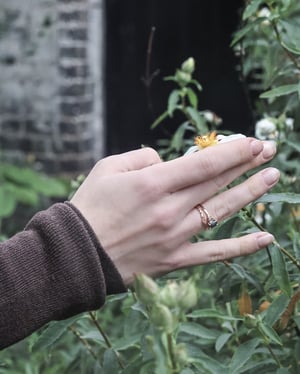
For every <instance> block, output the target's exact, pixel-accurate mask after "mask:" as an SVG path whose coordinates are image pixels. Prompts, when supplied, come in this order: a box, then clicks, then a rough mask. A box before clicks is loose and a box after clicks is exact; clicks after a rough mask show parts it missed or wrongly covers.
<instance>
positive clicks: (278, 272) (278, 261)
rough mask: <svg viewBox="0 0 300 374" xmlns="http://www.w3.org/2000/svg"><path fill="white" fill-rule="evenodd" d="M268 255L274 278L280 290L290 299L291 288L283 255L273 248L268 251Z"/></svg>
mask: <svg viewBox="0 0 300 374" xmlns="http://www.w3.org/2000/svg"><path fill="white" fill-rule="evenodd" d="M270 255H271V260H272V271H273V275H274V278H275V280H276V281H277V284H278V286H279V288H280V290H281V291H282V292H284V293H285V294H286V295H288V296H289V297H291V295H292V288H291V284H290V279H289V274H288V272H287V267H286V263H285V260H284V257H283V254H282V253H281V251H280V249H279V248H277V247H276V246H273V247H272V248H271V250H270Z"/></svg>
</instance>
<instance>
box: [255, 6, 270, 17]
mask: <svg viewBox="0 0 300 374" xmlns="http://www.w3.org/2000/svg"><path fill="white" fill-rule="evenodd" d="M270 15H271V12H270V9H269V8H267V7H263V8H261V9H260V11H259V12H258V13H257V16H258V17H261V18H262V17H264V18H269V17H270Z"/></svg>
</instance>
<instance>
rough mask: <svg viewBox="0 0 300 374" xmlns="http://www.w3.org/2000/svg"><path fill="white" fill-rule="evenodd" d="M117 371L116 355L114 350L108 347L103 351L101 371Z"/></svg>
mask: <svg viewBox="0 0 300 374" xmlns="http://www.w3.org/2000/svg"><path fill="white" fill-rule="evenodd" d="M118 372H119V364H118V361H117V357H116V352H115V351H114V350H113V349H111V348H109V349H107V350H106V351H105V352H104V355H103V364H102V370H101V373H103V374H111V373H118Z"/></svg>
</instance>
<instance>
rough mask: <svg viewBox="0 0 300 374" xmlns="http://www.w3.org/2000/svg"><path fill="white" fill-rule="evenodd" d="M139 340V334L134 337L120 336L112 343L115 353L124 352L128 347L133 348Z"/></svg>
mask: <svg viewBox="0 0 300 374" xmlns="http://www.w3.org/2000/svg"><path fill="white" fill-rule="evenodd" d="M140 339H141V333H140V332H139V333H138V334H134V335H126V336H122V337H121V338H120V339H118V340H116V341H114V342H113V346H114V348H115V349H116V350H117V351H124V350H125V349H127V348H129V347H133V346H134V345H136V343H137V342H138V341H139V340H140Z"/></svg>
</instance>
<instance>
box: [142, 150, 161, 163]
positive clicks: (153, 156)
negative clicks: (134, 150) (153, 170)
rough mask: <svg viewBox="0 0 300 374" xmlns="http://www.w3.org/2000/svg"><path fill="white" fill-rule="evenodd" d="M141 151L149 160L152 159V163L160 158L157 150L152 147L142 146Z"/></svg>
mask: <svg viewBox="0 0 300 374" xmlns="http://www.w3.org/2000/svg"><path fill="white" fill-rule="evenodd" d="M142 152H144V154H145V155H146V156H147V158H148V159H149V160H152V164H156V163H158V162H161V158H160V156H159V154H158V152H157V151H156V150H155V149H154V148H151V147H145V148H142ZM150 163H151V162H150Z"/></svg>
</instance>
